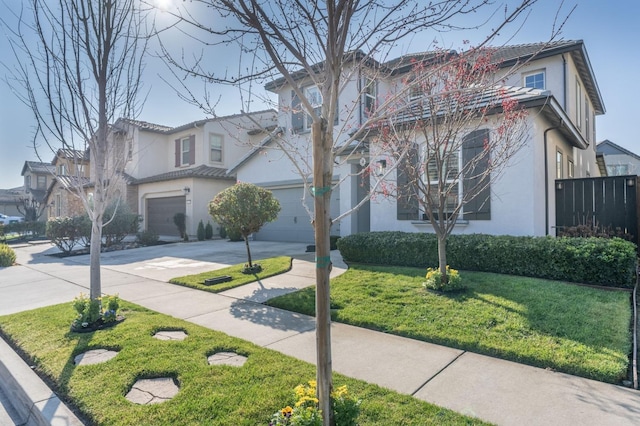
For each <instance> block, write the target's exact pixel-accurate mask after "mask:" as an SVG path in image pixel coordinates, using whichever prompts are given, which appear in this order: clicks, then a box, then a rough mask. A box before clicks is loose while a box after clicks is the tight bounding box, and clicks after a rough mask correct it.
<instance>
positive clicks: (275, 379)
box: [0, 302, 485, 426]
mask: <svg viewBox="0 0 640 426" xmlns="http://www.w3.org/2000/svg"><path fill="white" fill-rule="evenodd" d="M122 313H123V314H124V315H125V317H126V319H125V321H124V322H122V323H120V324H118V325H116V326H115V327H113V328H110V329H105V330H100V331H96V332H92V333H81V334H80V333H71V332H69V324H70V323H71V320H72V318H74V311H73V308H72V306H71V303H65V304H61V305H56V306H50V307H46V308H40V309H36V310H32V311H28V312H21V313H17V314H12V315H7V316H2V317H0V331H1V332H2V334H3V335H4V336H5V337H7V338H8V339H10V340H11V341H12V342H13V343H14V344H15V345H17V346H19V347H20V348H21V350H22V351H24V352H25V353H27V354H28V356H29V357H30V360H29V362H30V363H31V365H33V366H34V369H35V370H36V371H37V372H38V373H39V374H41V375H44V376H45V377H46V379H47V381H48V382H49V383H53V384H54V385H55V389H54V390H55V391H56V393H58V395H59V396H61V397H62V399H63V400H65V401H66V402H69V403H70V404H71V405H72V406H73V407H75V408H76V409H78V410H79V411H80V412H81V413H82V416H83V417H84V420H85V421H86V422H87V424H89V425H136V426H137V425H142V424H144V425H159V426H163V425H247V426H255V425H267V424H268V422H269V419H270V418H271V415H272V414H273V413H274V412H276V411H278V410H280V409H281V408H283V407H284V406H286V405H288V404H289V405H291V404H293V402H294V401H295V399H294V396H293V389H294V387H295V386H296V385H298V384H300V383H305V382H306V381H308V380H310V379H313V378H314V377H315V367H314V366H313V365H311V364H308V363H306V362H303V361H299V360H297V359H294V358H291V357H288V356H285V355H282V354H280V353H278V352H275V351H272V350H269V349H265V348H261V347H259V346H256V345H254V344H252V343H249V342H246V341H244V340H240V339H237V338H233V337H230V336H228V335H226V334H223V333H220V332H216V331H213V330H210V329H207V328H204V327H201V326H198V325H195V324H192V323H189V322H186V321H183V320H179V319H176V318H173V317H170V316H167V315H163V314H159V313H157V312H154V311H150V310H147V309H145V308H143V307H140V306H138V305H134V304H131V303H128V302H123V303H122ZM158 330H183V331H185V332H186V333H187V334H188V337H187V338H186V339H185V340H183V341H161V340H157V339H155V338H153V337H152V336H153V334H154V333H155V332H156V331H158ZM97 348H108V349H112V350H117V351H119V352H118V355H117V356H116V357H115V358H113V359H111V360H109V361H107V362H106V363H103V364H95V365H86V366H75V365H74V363H73V359H74V357H75V356H76V355H78V354H81V353H83V352H85V351H87V350H89V349H97ZM220 351H225V352H229V351H231V352H236V353H238V354H241V355H244V356H247V357H248V360H247V362H246V363H245V364H244V365H243V366H242V367H231V366H210V365H208V363H207V356H209V355H211V354H213V353H215V352H220ZM164 376H169V377H173V378H174V379H175V380H177V382H178V383H179V385H180V391H179V393H178V394H177V395H176V396H175V397H174V398H173V399H171V400H169V401H167V402H163V403H160V404H153V405H137V404H133V403H131V402H129V401H128V400H126V398H125V395H126V393H127V392H128V391H129V389H130V388H131V386H132V385H133V383H135V381H136V380H137V379H139V378H153V377H164ZM334 380H335V385H336V386H339V385H342V384H346V385H347V386H348V388H349V394H350V395H354V396H355V397H357V398H359V399H361V400H362V405H361V409H362V410H361V415H360V417H359V424H360V425H361V426H366V425H416V426H418V425H429V424H433V425H480V424H485V423H483V422H482V421H479V420H477V419H473V418H470V417H467V416H463V415H461V414H457V413H455V412H453V411H451V410H447V409H444V408H440V407H437V406H435V405H432V404H428V403H426V402H422V401H419V400H417V399H415V398H412V397H410V396H408V395H401V394H398V393H395V392H392V391H390V390H387V389H384V388H381V387H379V386H376V385H371V384H367V383H365V382H362V381H359V380H354V379H349V378H346V377H343V376H340V375H338V374H336V375H335V376H334Z"/></svg>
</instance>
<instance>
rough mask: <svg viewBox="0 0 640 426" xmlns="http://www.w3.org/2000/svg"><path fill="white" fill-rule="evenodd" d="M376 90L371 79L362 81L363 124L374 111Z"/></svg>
mask: <svg viewBox="0 0 640 426" xmlns="http://www.w3.org/2000/svg"><path fill="white" fill-rule="evenodd" d="M377 97H378V90H377V87H376V81H375V80H373V79H371V78H365V79H364V80H363V89H362V121H363V122H364V121H365V120H366V119H367V118H368V117H369V116H370V115H371V113H373V111H374V110H375V109H376V100H377Z"/></svg>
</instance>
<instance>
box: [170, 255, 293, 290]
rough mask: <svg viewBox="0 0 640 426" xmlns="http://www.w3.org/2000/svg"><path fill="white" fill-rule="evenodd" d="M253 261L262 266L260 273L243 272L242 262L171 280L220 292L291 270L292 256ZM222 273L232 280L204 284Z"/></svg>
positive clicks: (199, 288) (174, 282)
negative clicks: (208, 279)
mask: <svg viewBox="0 0 640 426" xmlns="http://www.w3.org/2000/svg"><path fill="white" fill-rule="evenodd" d="M253 263H254V264H255V263H259V264H260V265H261V266H262V272H260V273H258V274H243V273H242V268H243V267H244V263H240V264H238V265H234V266H229V267H227V268H222V269H216V270H215V271H209V272H203V273H201V274H195V275H186V276H184V277H177V278H171V279H170V280H169V282H170V283H172V284H179V285H183V286H186V287H191V288H197V289H198V290H204V291H210V292H212V293H220V292H221V291H225V290H229V289H232V288H234V287H239V286H241V285H245V284H249V283H251V282H254V281H258V280H261V279H265V278H269V277H272V276H274V275H278V274H282V273H285V272H287V271H289V270H291V257H289V256H280V257H272V258H269V259H261V260H258V261H257V262H253ZM222 275H228V276H230V277H231V281H227V282H225V283H219V284H214V285H204V280H205V279H207V278H214V277H220V276H222Z"/></svg>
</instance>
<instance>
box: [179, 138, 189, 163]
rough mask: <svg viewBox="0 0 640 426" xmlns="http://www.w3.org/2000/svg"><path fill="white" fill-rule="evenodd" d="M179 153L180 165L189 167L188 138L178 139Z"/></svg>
mask: <svg viewBox="0 0 640 426" xmlns="http://www.w3.org/2000/svg"><path fill="white" fill-rule="evenodd" d="M180 153H181V155H180V164H181V165H183V166H187V165H189V164H190V159H191V144H190V138H189V137H188V136H187V137H186V138H182V139H180Z"/></svg>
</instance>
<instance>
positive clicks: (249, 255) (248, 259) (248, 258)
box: [244, 236, 253, 268]
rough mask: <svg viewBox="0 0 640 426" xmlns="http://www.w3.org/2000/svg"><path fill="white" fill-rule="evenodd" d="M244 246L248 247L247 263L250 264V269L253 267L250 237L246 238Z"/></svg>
mask: <svg viewBox="0 0 640 426" xmlns="http://www.w3.org/2000/svg"><path fill="white" fill-rule="evenodd" d="M244 245H245V246H246V247H247V261H248V262H249V268H252V267H253V264H252V263H251V250H250V249H249V236H244Z"/></svg>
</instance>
